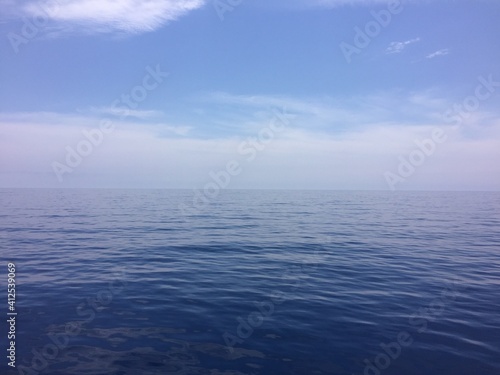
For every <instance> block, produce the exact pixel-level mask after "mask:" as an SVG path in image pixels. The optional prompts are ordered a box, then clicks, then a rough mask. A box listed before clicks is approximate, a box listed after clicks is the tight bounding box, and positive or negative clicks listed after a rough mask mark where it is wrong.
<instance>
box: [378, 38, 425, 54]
mask: <svg viewBox="0 0 500 375" xmlns="http://www.w3.org/2000/svg"><path fill="white" fill-rule="evenodd" d="M417 42H420V38H415V39H410V40H406V41H404V42H392V43H391V44H390V45H389V47H387V49H386V50H385V53H386V54H393V53H401V52H403V50H404V49H405V48H406V47H408V46H409V45H410V44H413V43H417Z"/></svg>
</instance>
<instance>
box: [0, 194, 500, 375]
mask: <svg viewBox="0 0 500 375" xmlns="http://www.w3.org/2000/svg"><path fill="white" fill-rule="evenodd" d="M192 202H193V191H190V190H92V189H89V190H78V189H75V190H71V189H60V190H50V189H37V190H31V189H3V190H0V203H1V205H0V233H1V237H0V255H1V260H2V262H1V269H0V279H1V281H0V285H1V286H2V290H3V295H2V297H1V301H2V302H1V306H2V307H1V309H0V311H1V312H2V315H3V318H2V321H3V323H2V325H0V326H1V327H2V332H1V333H0V338H1V342H2V352H3V353H4V355H2V360H1V364H0V365H1V369H0V373H2V374H48V375H73V374H75V375H101V374H102V375H104V374H106V375H108V374H109V375H149V374H151V375H153V374H162V375H163V374H183V375H184V374H186V375H191V374H192V375H197V374H206V375H239V374H248V375H257V374H262V375H276V374H297V375H314V374H339V375H340V374H345V375H353V374H354V375H358V374H363V375H380V374H384V375H413V374H415V375H417V374H418V375H462V374H463V375H473V374H481V375H499V374H500V193H496V192H347V191H346V192H343V191H272V190H269V191H258V190H247V191H245V190H225V191H221V192H220V194H219V196H217V197H215V198H213V199H211V200H210V202H209V204H207V205H206V206H205V207H203V208H202V209H200V210H191V211H189V210H188V211H186V210H182V209H181V208H180V205H182V204H184V205H187V206H189V205H192ZM8 263H12V264H14V265H15V274H16V277H15V285H16V303H15V312H16V313H17V315H16V316H15V317H16V319H15V322H16V323H15V365H16V367H15V368H13V367H11V366H8V363H9V361H10V360H9V359H8V358H6V355H5V353H7V354H8V353H9V350H8V349H9V345H10V340H7V333H8V330H9V329H10V328H9V323H7V322H6V321H7V319H8V316H7V315H6V313H7V312H8V310H7V306H8V305H7V290H6V289H7V285H6V284H7V275H8V267H7V266H8Z"/></svg>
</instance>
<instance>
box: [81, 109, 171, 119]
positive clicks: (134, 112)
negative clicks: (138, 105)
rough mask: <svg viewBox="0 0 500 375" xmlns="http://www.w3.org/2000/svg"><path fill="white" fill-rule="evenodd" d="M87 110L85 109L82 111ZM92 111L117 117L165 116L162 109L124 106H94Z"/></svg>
mask: <svg viewBox="0 0 500 375" xmlns="http://www.w3.org/2000/svg"><path fill="white" fill-rule="evenodd" d="M82 112H85V111H82ZM90 113H92V114H96V115H102V116H105V115H106V116H115V117H122V118H124V117H133V118H136V119H141V120H146V119H151V118H156V117H162V116H164V113H163V112H162V111H154V110H149V111H148V110H138V109H129V108H122V107H92V108H90Z"/></svg>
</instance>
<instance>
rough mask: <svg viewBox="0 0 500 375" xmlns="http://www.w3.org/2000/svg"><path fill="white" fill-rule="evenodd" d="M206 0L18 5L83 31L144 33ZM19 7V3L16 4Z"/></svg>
mask: <svg viewBox="0 0 500 375" xmlns="http://www.w3.org/2000/svg"><path fill="white" fill-rule="evenodd" d="M206 1H207V0H58V1H52V0H43V1H36V2H35V1H30V2H28V3H27V4H26V5H24V6H23V7H22V8H21V13H23V15H24V16H29V17H34V16H39V17H47V16H49V19H50V21H51V23H52V25H51V26H52V27H53V28H57V29H59V30H71V31H73V32H83V33H109V32H122V33H143V32H148V31H153V30H155V29H158V28H160V27H162V26H164V25H165V24H167V23H168V22H171V21H175V20H176V19H178V18H179V17H181V16H183V15H185V14H186V13H188V12H190V11H192V10H195V9H198V8H200V7H202V6H203V5H205V3H206ZM16 6H17V7H19V5H16Z"/></svg>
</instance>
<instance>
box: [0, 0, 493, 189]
mask: <svg viewBox="0 0 500 375" xmlns="http://www.w3.org/2000/svg"><path fill="white" fill-rule="evenodd" d="M231 4H232V5H231ZM0 7H1V8H2V14H1V15H0V56H1V59H0V187H130V188H189V189H194V188H203V186H204V185H205V184H206V183H207V181H210V173H211V172H217V171H220V170H223V169H224V168H225V167H226V165H227V163H228V162H230V161H233V160H235V161H237V162H238V163H239V165H240V167H241V168H240V169H241V173H238V175H237V176H234V177H233V178H232V179H231V182H230V186H229V187H231V188H287V189H293V188H301V189H302V188H306V189H378V190H389V189H392V190H395V189H398V190H408V189H417V190H422V189H423V190H498V189H499V188H500V173H499V172H500V170H499V167H498V165H500V120H499V117H498V115H499V111H500V110H499V108H500V106H499V102H500V95H499V94H500V83H498V82H500V67H499V64H498V62H499V61H500V39H499V38H498V36H499V35H500V26H499V23H498V14H500V3H498V1H494V0H469V1H468V0H455V1H452V0H436V1H424V0H422V1H420V0H413V1H411V0H408V1H401V2H400V3H399V4H398V2H397V1H376V0H366V1H361V0H360V1H354V0H353V1H341V0H293V1H291V0H289V1H284V0H242V1H237V0H220V1H215V2H214V1H212V0H210V1H204V0H185V1H181V0H178V1H175V0H163V1H160V0H150V1H136V0H121V1H111V0H102V1H91V0H57V1H56V0H51V1H13V0H0ZM216 8H217V9H216ZM229 9H230V10H229ZM392 10H395V11H394V12H392ZM375 14H379V15H385V16H386V17H387V15H388V14H389V15H390V19H388V18H385V19H386V21H387V22H386V24H384V25H382V24H381V22H380V21H377V17H378V16H375ZM381 17H382V16H381ZM33 22H35V24H33ZM377 25H378V26H377ZM370 27H371V29H370ZM359 30H361V32H363V33H364V34H365V36H364V37H362V38H361V39H363V38H364V39H365V42H366V40H368V43H365V44H367V45H363V44H362V43H361V44H360V43H359V40H358V43H356V40H357V39H356V35H357V34H358V31H359ZM370 30H371V31H370ZM370 32H371V35H366V34H369V33H370ZM358 39H359V35H358ZM346 45H349V46H350V47H349V48H351V47H352V48H354V50H355V51H356V52H355V53H351V54H350V55H349V56H347V58H346V53H345V46H346ZM342 46H344V47H342ZM351 51H352V50H351ZM151 72H156V73H151ZM167 73H168V76H167ZM155 77H156V80H155ZM144 82H146V86H148V88H147V89H146V88H144V85H145V84H144ZM153 86H154V88H153ZM134 90H135V91H134ZM132 93H135V94H132ZM123 95H132V99H131V100H132V101H131V102H130V101H129V104H124V103H125V100H124V99H123ZM134 95H135V97H136V98H139V99H140V100H134V99H133V96H134ZM113 103H114V105H113ZM457 105H458V106H461V107H462V108H461V107H457ZM464 105H465V107H464ZM127 107H128V108H127ZM460 108H461V109H460ZM277 113H282V114H283V113H287V114H288V115H287V116H288V117H287V119H289V121H288V120H287V122H286V123H283V125H285V126H282V127H281V128H280V131H273V130H272V128H271V129H270V124H271V123H272V121H273V120H275V119H276V116H277ZM103 121H108V122H110V123H112V131H110V132H108V133H104V132H102V131H101V130H100V124H101V123H103ZM110 126H111V125H110ZM266 129H267V130H266ZM436 129H438V130H439V131H441V132H442V133H443V134H444V135H443V136H442V137H441V138H440V140H442V142H437V141H436V142H434V141H433V142H434V143H435V147H434V146H433V147H431V146H429V148H428V149H427V150H423V149H420V148H419V146H418V145H417V144H418V143H419V142H420V144H422V142H424V143H425V140H427V139H432V134H433V131H435V130H436ZM96 131H99V132H101V134H102V137H100V136H96V138H95V139H94V141H95V144H91V148H90V149H89V148H88V145H89V142H90V140H89V139H88V138H87V137H86V136H85V135H84V134H85V133H84V132H87V133H86V134H89V132H90V133H92V132H93V133H92V134H96V133H95V132H96ZM266 134H267V136H268V138H265V140H263V139H260V138H259V137H262V136H265V135H266ZM253 138H257V140H258V142H259V143H257V145H256V146H248V145H251V144H254V143H249V140H251V139H253ZM82 142H84V143H85V142H87V145H82ZM245 142H247V143H248V145H247V146H244V145H242V144H245ZM79 145H80V146H81V147H80V149H78V146H79ZM251 147H253V148H254V152H253V153H255V158H252V160H249V159H250V157H249V155H250V154H251V153H250V152H247V153H246V154H245V153H244V152H242V150H247V151H248V149H249V148H251ZM68 150H74V151H75V152H76V153H79V152H80V151H81V152H80V154H79V156H76V157H75V158H76V159H77V160H76V161H74V163H73V164H72V165H70V164H71V163H68V162H67V160H68V159H67V158H68V153H71V152H72V151H68ZM78 150H79V151H78ZM419 150H420V151H419ZM415 151H418V152H421V154H420V155H417V154H418V152H417V154H415ZM424 151H426V153H424ZM412 152H413V156H414V157H415V158H414V159H413V161H414V164H415V165H413V166H410V169H411V171H410V173H401V170H399V171H398V169H400V168H403V170H404V167H401V163H404V162H402V161H401V160H406V161H409V160H410V158H411V155H412ZM253 153H252V154H253ZM415 155H416V156H415ZM422 155H423V156H424V157H422ZM70 159H71V157H70Z"/></svg>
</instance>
